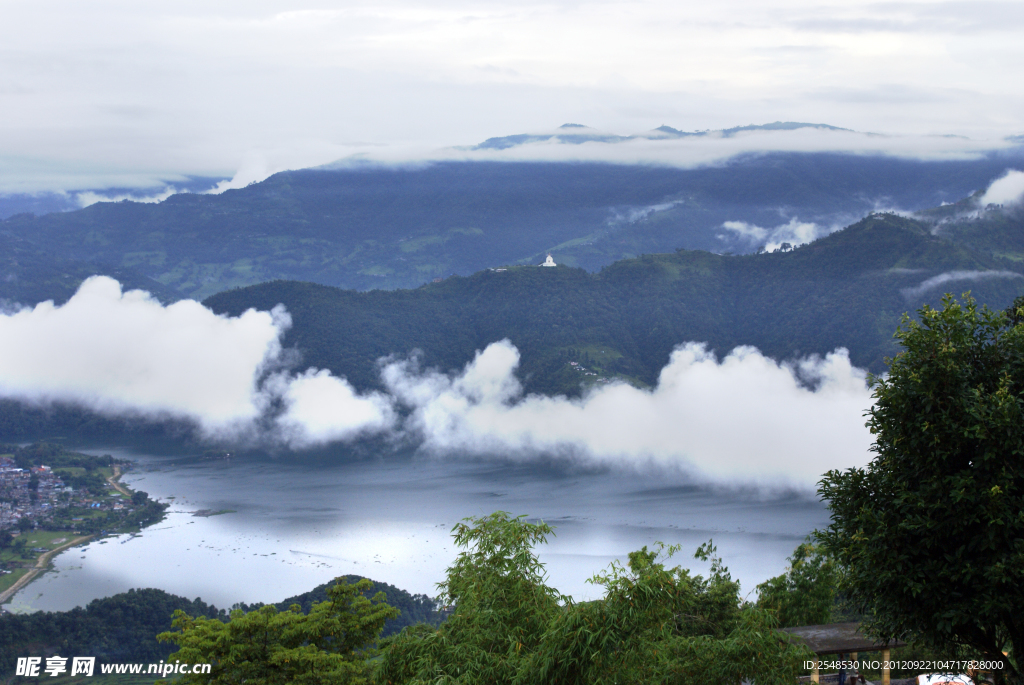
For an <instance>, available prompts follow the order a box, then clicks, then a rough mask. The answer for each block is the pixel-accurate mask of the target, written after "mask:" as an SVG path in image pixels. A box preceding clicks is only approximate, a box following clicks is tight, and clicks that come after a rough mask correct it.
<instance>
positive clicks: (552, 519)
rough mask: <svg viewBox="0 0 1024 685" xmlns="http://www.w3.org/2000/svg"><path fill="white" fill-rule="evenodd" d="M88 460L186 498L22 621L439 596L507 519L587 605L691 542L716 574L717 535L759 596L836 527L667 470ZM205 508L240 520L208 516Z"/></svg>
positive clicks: (559, 584)
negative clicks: (470, 530) (99, 606)
mask: <svg viewBox="0 0 1024 685" xmlns="http://www.w3.org/2000/svg"><path fill="white" fill-rule="evenodd" d="M88 451H90V452H93V453H97V454H99V453H109V454H114V455H115V456H120V457H127V458H131V459H133V460H135V461H136V462H137V465H136V467H135V468H134V469H133V470H132V471H131V472H129V473H128V474H127V475H126V476H125V478H124V480H125V482H126V483H127V484H129V485H130V486H131V487H133V488H137V489H141V490H145V491H146V492H148V493H149V494H150V496H152V497H154V498H159V499H162V500H165V501H170V502H172V506H171V508H170V509H169V510H168V512H169V515H168V517H167V518H166V519H165V520H164V521H163V522H162V523H159V524H157V525H155V526H152V527H150V528H147V529H146V530H144V531H143V533H142V535H141V536H136V537H131V536H120V537H116V538H106V539H104V540H99V541H94V542H92V543H90V544H89V545H87V546H85V547H79V548H75V549H72V550H69V551H67V552H65V553H63V554H61V555H60V556H59V557H58V558H57V560H56V562H55V570H54V571H52V572H50V573H47V574H45V575H44V576H42V577H41V578H39V579H37V580H36V581H35V582H33V583H31V584H30V585H29V586H27V587H26V588H25V589H23V590H22V591H21V592H19V593H18V594H17V595H15V597H14V598H13V599H12V601H11V603H10V604H8V605H7V608H8V609H10V610H14V611H32V610H37V609H46V610H65V609H70V608H72V607H74V606H78V605H84V604H86V603H87V602H89V601H90V600H92V599H95V598H97V597H105V596H108V595H111V594H114V593H117V592H124V591H126V590H128V589H129V588H143V587H156V588H161V589H163V590H166V591H168V592H171V593H174V594H178V595H184V596H186V597H189V598H194V597H201V598H202V599H204V600H205V601H207V602H211V603H213V604H215V605H217V606H219V607H229V606H231V605H232V604H234V603H235V602H239V601H244V602H257V601H262V602H277V601H280V600H282V599H284V598H285V597H288V596H291V595H294V594H298V593H300V592H305V591H306V590H309V589H311V588H313V587H314V586H316V585H318V584H320V583H323V582H326V581H328V580H330V579H332V578H334V577H335V576H338V575H343V574H349V573H354V574H358V575H363V576H366V577H369V578H372V579H376V580H381V581H386V582H389V583H392V584H394V585H396V586H398V587H401V588H404V589H406V590H409V591H410V592H422V593H425V594H430V595H433V594H436V589H435V583H437V582H439V581H440V580H442V579H443V577H444V571H445V568H446V567H447V566H448V565H449V564H450V563H451V561H452V560H453V559H454V557H455V554H456V549H455V548H454V546H453V545H452V542H451V538H450V535H449V531H450V530H451V527H452V526H453V525H454V524H455V523H457V522H458V521H459V520H460V519H462V518H463V517H466V516H482V515H485V514H488V513H490V512H493V511H496V510H499V509H501V510H505V511H509V512H512V513H514V514H527V515H529V516H530V517H531V518H539V519H543V520H544V521H546V522H548V523H550V524H552V525H553V526H555V529H556V535H555V537H554V538H553V539H552V540H551V541H550V542H549V544H547V545H545V546H544V547H542V548H540V549H539V552H540V558H541V560H542V561H543V562H544V563H545V564H546V565H547V569H548V572H549V574H550V583H551V585H553V586H554V587H556V588H558V589H559V590H560V591H562V592H564V593H567V594H571V595H573V596H574V597H575V598H577V599H586V598H595V597H598V596H600V594H601V592H600V588H597V587H594V586H592V585H589V584H587V583H586V582H585V581H586V579H587V578H589V577H590V576H591V575H593V574H594V573H595V572H598V571H600V570H602V569H604V568H606V567H607V565H608V564H609V563H610V562H611V561H612V560H614V559H625V556H626V554H627V553H628V552H630V551H632V550H635V549H639V548H640V547H641V546H643V545H650V544H652V543H653V542H655V541H662V542H665V543H667V544H673V543H678V544H681V545H682V548H683V551H682V552H681V553H680V555H679V556H677V557H676V559H677V560H678V563H680V564H681V565H683V566H687V567H690V568H693V569H695V570H702V569H703V568H706V566H704V565H702V564H701V563H699V562H696V561H694V560H692V559H691V555H692V553H693V551H694V550H695V549H696V548H697V546H698V545H700V544H701V543H703V542H706V541H707V540H708V539H712V538H713V539H714V542H715V544H716V545H717V546H718V552H719V555H720V556H721V557H722V558H723V559H724V561H725V563H726V565H727V566H728V567H729V569H730V570H731V571H732V573H733V576H734V577H737V578H739V579H740V580H741V582H742V586H743V592H744V594H746V593H748V592H752V591H753V589H754V586H755V585H756V584H757V583H759V582H761V581H763V580H765V579H766V578H769V577H771V576H773V575H777V574H778V573H780V572H781V571H782V570H783V568H784V567H785V559H786V557H787V556H788V555H789V554H790V553H792V551H793V549H794V548H795V547H796V545H797V544H799V542H800V541H801V540H802V539H803V538H804V536H806V535H807V534H808V533H809V532H811V531H812V530H813V529H815V528H818V527H823V526H824V525H825V524H826V523H827V521H828V516H827V512H826V510H825V508H824V506H823V505H822V504H821V503H819V502H817V501H816V500H815V499H814V497H813V496H812V495H810V494H806V495H796V494H792V493H789V494H778V495H774V496H769V495H766V494H764V493H756V492H749V491H748V492H737V491H730V490H720V491H716V490H714V489H710V488H706V487H698V486H694V485H690V484H687V483H686V482H685V481H683V480H682V477H676V476H671V477H670V476H666V475H664V474H661V475H641V474H636V473H623V472H613V471H605V472H578V471H572V470H567V469H563V468H556V467H551V466H543V465H537V464H532V465H524V464H504V463H501V464H496V463H490V462H466V461H454V460H447V461H438V460H432V459H425V458H417V457H412V456H395V457H388V458H384V459H363V460H356V461H352V460H347V461H346V460H338V461H331V460H318V461H311V460H300V459H296V458H290V459H288V458H280V459H273V458H269V457H240V458H233V459H230V460H212V461H210V460H206V461H204V460H198V459H194V458H192V459H183V458H181V457H174V456H157V455H150V454H140V453H137V452H127V451H125V450H116V449H100V450H88ZM172 497H173V498H174V499H168V498H172ZM201 510H212V511H221V510H231V511H233V513H225V514H220V515H216V516H209V517H202V516H194V515H193V513H194V512H197V511H201Z"/></svg>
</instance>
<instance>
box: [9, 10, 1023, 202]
mask: <svg viewBox="0 0 1024 685" xmlns="http://www.w3.org/2000/svg"><path fill="white" fill-rule="evenodd" d="M0 8H2V21H0V44H2V48H0V108H2V111H3V116H2V117H0V192H12V191H14V190H25V191H35V190H44V189H82V188H100V187H106V186H114V185H154V184H157V183H158V182H159V181H161V180H163V181H168V180H173V179H174V177H175V175H176V174H177V175H181V174H197V175H222V176H233V175H235V173H236V172H237V171H238V170H239V169H240V168H243V167H248V168H249V169H250V170H251V174H252V175H253V176H255V177H258V176H260V175H261V174H265V172H269V171H272V170H276V169H280V168H289V167H291V168H294V167H300V166H309V165H313V164H322V163H325V162H328V161H331V160H333V159H337V158H339V157H344V156H346V155H348V154H351V153H352V151H353V150H365V149H367V148H369V149H374V148H380V149H406V148H417V149H425V148H431V147H443V146H451V145H466V144H472V143H476V142H479V141H481V140H483V139H485V138H488V137H491V136H499V135H508V134H512V133H519V132H525V131H534V130H549V129H551V128H553V127H555V126H557V125H559V124H562V123H565V122H577V123H583V124H588V125H590V126H594V127H596V128H600V129H604V130H609V131H614V132H617V133H636V132H641V131H644V130H648V129H651V128H654V127H656V126H659V125H662V124H667V125H670V126H673V127H675V128H680V129H685V130H694V129H706V128H710V129H716V128H725V127H730V126H736V125H743V124H749V123H766V122H772V121H776V120H790V121H811V122H823V123H828V124H832V125H835V126H841V127H846V128H851V129H856V130H859V131H873V132H884V133H892V134H907V135H915V136H919V135H931V134H957V135H964V136H969V137H971V138H973V139H975V140H978V141H998V140H999V139H1001V138H1002V137H1004V136H1007V135H1014V134H1021V133H1024V126H1022V124H1021V118H1020V116H1021V113H1022V112H1024V93H1022V91H1021V89H1020V83H1022V82H1024V78H1022V77H1024V3H1022V2H1019V1H1017V2H888V3H866V2H852V1H850V0H834V1H828V0H826V1H824V2H819V3H814V2H807V1H806V0H804V1H801V2H795V1H793V2H786V1H779V0H774V1H769V2H765V1H763V0H758V1H754V0H743V1H732V2H721V1H720V2H700V3H696V2H685V3H683V2H670V1H668V0H651V1H638V2H559V1H557V0H551V1H549V2H544V3H539V2H531V1H530V0H518V1H517V2H514V3H513V2H501V1H495V2H486V1H483V2H472V1H460V0H450V1H447V2H444V1H441V2H438V1H434V2H430V1H424V0H418V1H417V2H402V1H397V2H388V1H386V0H385V1H376V2H373V3H369V2H365V3H361V2H326V1H310V0H307V1H306V2H304V3H302V4H300V3H296V2H288V3H284V2H273V1H268V0H249V1H247V2H234V3H228V2H219V1H218V0H203V2H194V1H189V0H178V1H177V2H174V3H170V2H138V1H137V0H133V1H131V2H129V1H123V2H117V1H107V2H104V1H101V0H99V1H93V2H88V3H85V2H72V1H70V0H52V1H49V0H32V1H31V2H27V1H10V0H8V1H6V2H2V4H0Z"/></svg>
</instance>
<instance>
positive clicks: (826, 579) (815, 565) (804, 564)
mask: <svg viewBox="0 0 1024 685" xmlns="http://www.w3.org/2000/svg"><path fill="white" fill-rule="evenodd" d="M839 583H840V569H839V566H838V565H837V564H836V563H835V560H834V559H832V558H831V557H830V556H828V555H827V554H825V552H824V551H823V550H822V548H821V546H820V545H814V544H812V543H811V542H804V543H802V544H800V545H799V546H798V547H797V548H796V549H795V550H794V551H793V556H791V557H790V558H789V568H788V569H786V572H785V573H783V574H781V575H778V576H775V577H774V578H769V579H768V580H766V581H765V582H763V583H761V584H760V585H758V586H757V606H759V607H760V608H762V609H765V610H767V611H771V612H772V613H774V614H775V615H776V616H777V617H778V619H779V625H780V626H781V627H783V628H789V627H791V626H811V625H821V624H824V623H830V622H831V621H832V619H833V617H834V613H835V608H836V600H837V590H838V587H839Z"/></svg>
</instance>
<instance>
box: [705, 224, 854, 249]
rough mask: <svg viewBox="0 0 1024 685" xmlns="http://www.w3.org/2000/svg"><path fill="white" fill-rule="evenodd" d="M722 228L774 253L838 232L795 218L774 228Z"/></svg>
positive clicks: (834, 228)
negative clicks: (783, 248) (780, 249)
mask: <svg viewBox="0 0 1024 685" xmlns="http://www.w3.org/2000/svg"><path fill="white" fill-rule="evenodd" d="M722 228H724V229H725V230H727V231H730V232H731V233H734V234H735V235H736V236H738V237H740V238H742V239H745V240H747V241H748V242H750V243H751V244H757V243H761V244H762V245H763V246H764V249H765V250H767V251H768V252H774V251H775V250H777V249H779V248H780V247H782V245H783V244H784V243H788V244H789V245H791V246H793V247H796V246H798V245H805V244H807V243H809V242H811V241H812V240H816V239H818V238H820V237H822V236H824V235H828V234H829V233H832V232H833V231H836V230H838V229H839V228H840V226H838V225H836V226H833V227H823V226H819V225H818V224H816V223H814V222H813V221H800V219H798V218H797V217H793V218H792V219H790V220H789V221H788V222H786V223H784V224H780V225H779V226H775V227H774V228H763V227H761V226H758V225H756V224H751V223H747V222H746V221H726V222H724V223H723V224H722ZM724 236H725V234H723V235H720V236H719V237H723V238H724Z"/></svg>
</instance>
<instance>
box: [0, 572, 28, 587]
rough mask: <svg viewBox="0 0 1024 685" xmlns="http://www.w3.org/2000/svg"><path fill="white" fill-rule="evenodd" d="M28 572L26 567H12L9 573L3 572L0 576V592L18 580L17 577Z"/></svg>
mask: <svg viewBox="0 0 1024 685" xmlns="http://www.w3.org/2000/svg"><path fill="white" fill-rule="evenodd" d="M26 573H28V569H27V568H19V569H14V570H12V571H11V572H10V573H5V574H3V575H2V576H0V592H3V591H4V590H6V589H7V588H9V587H11V586H12V585H14V584H15V583H17V582H18V578H21V577H22V576H23V575H25V574H26Z"/></svg>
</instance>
